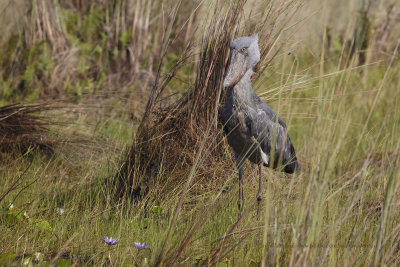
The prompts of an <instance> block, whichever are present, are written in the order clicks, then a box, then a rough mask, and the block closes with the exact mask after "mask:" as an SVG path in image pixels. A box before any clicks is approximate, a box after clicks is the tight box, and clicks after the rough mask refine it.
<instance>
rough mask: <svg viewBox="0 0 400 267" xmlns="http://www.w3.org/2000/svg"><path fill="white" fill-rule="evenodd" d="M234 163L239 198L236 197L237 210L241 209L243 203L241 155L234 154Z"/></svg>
mask: <svg viewBox="0 0 400 267" xmlns="http://www.w3.org/2000/svg"><path fill="white" fill-rule="evenodd" d="M235 159H236V165H237V168H238V170H239V199H238V207H239V211H240V212H241V211H242V210H243V205H244V196H243V162H242V160H241V157H240V156H239V155H238V154H235Z"/></svg>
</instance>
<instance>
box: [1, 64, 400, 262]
mask: <svg viewBox="0 0 400 267" xmlns="http://www.w3.org/2000/svg"><path fill="white" fill-rule="evenodd" d="M387 67H388V65H387V64H386V63H381V64H378V65H373V66H370V67H365V68H363V71H360V70H358V69H356V70H347V71H344V72H341V73H339V74H337V75H333V76H330V77H328V78H321V79H319V81H318V82H317V85H318V86H319V88H318V87H317V88H315V86H314V82H310V83H307V84H306V85H305V86H304V87H302V89H301V90H299V91H298V92H297V91H296V90H295V92H294V94H293V99H298V100H290V101H289V103H290V104H291V107H290V108H291V113H290V114H289V115H290V118H289V116H287V117H286V118H285V119H286V120H287V121H288V122H289V125H290V130H289V131H290V133H291V135H292V136H293V142H294V144H295V145H296V148H297V151H298V155H299V160H300V162H301V164H302V170H301V171H300V172H298V173H297V174H295V175H293V177H291V176H285V175H283V174H280V173H277V172H274V171H272V170H269V169H265V171H264V173H265V177H266V179H268V181H269V182H268V183H264V185H265V187H264V193H265V192H266V191H267V190H268V192H269V195H268V196H267V195H264V196H265V197H266V198H268V202H267V203H268V207H266V206H265V205H263V208H264V209H265V210H268V212H269V213H268V214H269V215H268V223H267V224H265V223H264V220H263V219H261V220H257V218H256V216H255V210H256V209H255V208H254V207H253V208H251V209H250V211H249V213H248V215H246V216H245V217H244V218H243V220H242V221H241V222H240V224H239V225H238V227H237V228H236V229H235V230H234V231H233V232H234V234H233V235H231V236H230V237H229V238H228V239H227V241H226V242H225V244H224V246H223V249H222V252H221V254H220V255H221V257H219V258H218V260H217V261H218V262H225V263H226V264H228V265H232V266H237V265H250V264H252V263H258V262H260V260H261V257H262V255H263V252H262V251H263V250H262V244H263V241H262V240H263V238H262V237H263V231H265V230H264V229H266V230H267V245H266V254H265V255H266V259H267V262H268V263H269V264H275V263H276V264H279V265H288V264H295V263H296V262H298V261H299V262H304V263H309V264H317V265H319V264H322V263H323V264H330V265H336V264H338V263H339V262H344V263H345V264H346V265H354V264H356V265H364V264H368V263H371V262H374V260H375V257H378V258H377V262H386V263H392V264H394V263H395V262H396V259H397V256H398V250H397V249H396V247H395V246H396V240H397V238H398V236H397V232H398V230H396V229H398V227H399V225H400V224H399V223H400V220H399V219H400V214H399V211H398V209H397V208H396V207H397V205H398V204H397V203H398V198H397V197H396V192H397V180H398V177H399V167H398V166H399V165H398V161H399V158H398V155H399V154H398V153H399V143H398V140H400V134H399V132H398V125H399V119H400V113H399V111H398V109H396V104H397V103H398V101H399V95H398V94H395V92H396V91H397V90H398V84H399V80H398V79H399V77H396V73H398V72H396V71H395V70H396V69H397V70H398V69H399V65H398V63H396V64H395V65H392V66H391V67H390V68H389V69H387ZM365 69H368V75H369V76H368V77H367V78H366V83H365V84H360V83H359V80H360V79H362V78H364V77H363V74H364V73H366V71H365ZM386 72H387V76H386V80H385V81H383V78H384V75H385V73H386ZM342 76H343V79H344V81H342V82H341V83H340V79H341V78H342ZM369 80H371V81H369ZM306 81H307V79H306ZM382 82H384V83H383V87H382V89H381V91H379V90H378V89H379V85H380V84H381V83H382ZM338 83H339V84H340V85H338ZM357 84H359V86H356V85H357ZM260 87H261V86H260ZM267 89H268V88H267ZM257 90H258V93H263V91H261V90H263V89H261V88H258V89H257ZM264 90H266V89H264ZM365 91H367V92H369V91H371V93H365ZM265 92H266V95H267V96H268V91H267V90H266V91H265ZM304 94H307V95H304ZM377 94H378V96H377ZM279 96H280V97H281V101H280V103H282V106H281V107H280V108H279V107H278V106H276V104H277V103H278V101H273V99H272V100H271V106H273V107H274V108H275V109H280V110H281V112H282V113H283V114H284V113H285V112H284V111H285V110H287V109H288V108H289V107H288V104H287V102H286V101H285V98H286V97H288V98H289V96H288V95H287V94H284V95H282V94H279V95H278V96H277V97H279ZM376 96H377V101H376V104H375V106H374V105H373V99H374V98H375V97H376ZM389 96H392V97H389ZM312 97H314V98H315V100H313V101H311V103H309V102H308V101H307V99H308V98H312ZM371 108H374V110H373V111H372V113H371V114H372V115H371V117H370V120H369V121H368V123H367V125H366V128H365V131H364V135H362V136H361V134H362V133H363V126H364V124H365V123H366V119H367V118H368V115H369V113H370V112H371ZM82 112H83V111H82ZM297 114H302V115H297ZM306 114H309V116H308V117H307V116H306ZM303 116H304V117H303ZM81 119H82V121H80V122H79V123H78V124H77V125H78V126H79V125H85V120H88V118H86V117H85V116H82V117H81ZM126 125H127V119H126V117H125V118H124V116H113V117H112V118H107V115H104V117H102V118H101V121H100V122H99V124H98V125H97V127H96V133H95V134H94V137H93V138H97V139H98V140H99V141H98V142H99V143H96V146H98V145H100V146H101V144H102V142H103V143H104V146H103V148H102V149H101V150H98V149H96V146H95V145H89V147H87V148H86V149H85V150H86V151H87V152H86V154H84V155H80V154H74V152H73V151H71V152H70V154H67V155H63V156H60V155H58V154H56V155H55V156H54V157H52V158H49V157H48V156H43V155H41V154H40V153H36V152H32V154H31V155H29V157H22V158H19V159H10V160H6V161H5V162H4V163H3V164H2V171H1V180H2V181H3V186H2V188H3V190H2V191H4V190H5V189H7V188H9V186H11V184H12V183H13V182H14V181H15V180H16V179H17V178H18V177H19V176H20V175H23V176H22V181H23V183H22V184H21V185H20V186H19V187H18V189H17V190H14V191H12V192H11V193H10V194H9V195H7V197H6V198H5V199H4V200H3V202H2V203H1V204H2V207H3V211H2V216H1V226H0V227H1V232H2V235H1V244H2V246H1V249H2V255H5V253H12V255H15V256H18V258H14V261H19V260H22V259H21V257H25V258H28V257H32V256H31V255H32V254H34V253H36V252H40V253H42V254H43V255H44V260H45V261H46V262H51V261H59V260H60V259H66V260H69V261H70V262H71V263H77V264H78V265H81V264H93V265H99V264H104V263H106V262H108V258H107V249H108V248H107V246H106V245H105V244H104V243H103V241H102V237H103V236H115V237H117V238H118V240H119V241H120V242H119V244H118V245H116V246H115V247H113V248H112V250H111V257H112V261H113V264H114V265H117V266H118V265H123V264H128V265H129V264H130V265H138V266H141V265H142V264H143V262H148V263H149V264H151V263H154V261H155V259H156V256H157V255H158V253H159V251H160V249H161V246H162V244H163V242H164V239H165V236H166V231H167V229H168V227H169V224H170V220H171V217H172V215H173V213H174V209H175V207H176V205H177V202H178V199H179V197H180V193H179V192H178V193H175V194H173V195H171V196H169V197H167V198H166V199H165V200H162V201H156V202H154V201H150V202H148V203H145V202H139V203H134V204H129V203H125V204H124V205H118V204H116V203H115V202H114V201H112V195H110V188H111V184H112V182H111V180H112V179H113V178H112V177H113V174H114V171H115V169H116V168H117V166H118V162H119V159H120V158H122V155H123V144H129V143H130V141H131V134H130V131H131V130H129V131H127V128H126ZM69 127H73V126H69ZM94 127H95V125H90V124H89V125H88V126H87V125H86V126H85V127H84V130H85V131H87V132H92V131H94V129H93V128H94ZM101 136H107V138H108V139H107V141H104V139H102V138H100V137H101ZM113 143H114V144H115V146H114V145H113ZM357 145H358V147H357ZM91 146H93V147H91ZM94 152H96V155H93V153H94ZM203 153H206V151H203ZM368 157H369V158H368ZM31 162H32V165H31V166H30V167H29V168H28V170H27V171H26V173H24V174H22V173H23V170H24V169H25V168H27V166H29V165H30V164H31ZM200 164H201V163H200ZM246 170H247V171H246V179H245V196H246V207H248V206H249V205H250V203H251V202H252V200H253V199H254V197H255V193H256V190H257V188H256V172H255V168H254V166H252V165H251V164H247V165H246ZM227 177H230V178H229V179H228V180H227V181H226V185H227V190H226V191H224V192H221V189H219V188H210V187H205V188H206V191H205V192H204V194H202V195H191V194H190V192H189V194H188V195H187V196H186V197H185V200H184V203H183V206H182V210H181V212H180V214H179V216H178V217H177V220H176V222H175V223H174V224H173V226H172V231H171V234H170V236H169V238H168V241H167V243H166V244H167V245H166V254H165V258H166V259H172V258H173V257H174V256H175V255H176V253H177V251H178V249H179V246H180V245H181V244H182V243H183V242H184V240H185V237H186V235H187V234H188V232H189V231H190V230H191V229H192V227H193V226H194V225H195V224H196V223H197V222H198V221H199V220H201V222H202V223H201V224H200V227H199V228H198V230H197V231H196V232H195V234H194V236H193V237H192V239H191V240H190V242H189V244H188V246H187V247H186V248H185V250H184V251H183V253H182V255H181V256H180V257H179V260H178V262H180V264H182V265H193V264H196V262H197V263H198V264H201V263H202V262H203V264H204V262H206V261H207V259H210V256H211V255H212V254H213V252H214V251H215V250H216V249H217V248H218V246H219V244H220V243H221V242H222V239H223V238H224V236H225V234H226V233H227V232H228V231H229V230H230V228H231V227H232V226H233V225H234V223H235V222H236V220H237V219H238V216H239V213H238V210H237V206H236V201H237V183H236V171H235V169H234V168H232V171H231V173H230V174H229V175H227ZM182 179H183V181H184V180H185V177H182ZM217 179H218V178H217ZM28 184H29V186H28V187H27V188H25V189H24V190H23V191H22V192H21V193H20V194H19V195H17V194H18V192H19V191H20V190H22V189H23V188H24V186H25V185H28ZM267 187H268V188H267ZM11 203H12V204H13V209H9V208H8V205H9V204H11ZM154 206H161V207H162V211H161V212H158V211H157V212H154V211H153V207H154ZM57 207H62V208H64V209H65V213H64V214H63V215H61V216H60V215H57V214H56V208H57ZM25 213H26V215H23V214H25ZM262 218H263V216H262ZM264 227H265V228H264ZM134 241H140V242H146V244H149V245H150V247H151V250H138V249H136V248H134V247H133V246H132V243H133V242H134ZM378 246H379V247H380V251H379V252H378V253H377V255H378V256H376V255H375V254H376V248H377V247H378ZM57 256H58V257H57ZM11 258H12V257H10V259H11ZM17 259H18V260H17ZM2 264H4V263H2Z"/></svg>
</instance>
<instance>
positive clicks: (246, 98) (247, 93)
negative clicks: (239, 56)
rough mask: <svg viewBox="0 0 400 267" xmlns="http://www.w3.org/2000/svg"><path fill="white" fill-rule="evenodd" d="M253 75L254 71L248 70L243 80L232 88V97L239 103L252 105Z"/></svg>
mask: <svg viewBox="0 0 400 267" xmlns="http://www.w3.org/2000/svg"><path fill="white" fill-rule="evenodd" d="M253 73H254V72H253V70H252V69H249V70H247V72H246V73H245V74H244V75H243V77H242V79H240V81H239V82H238V83H237V84H236V85H235V86H234V87H233V88H232V97H233V98H234V99H235V100H236V101H237V102H243V103H244V104H250V103H251V101H252V95H253V94H254V91H253V87H252V86H251V75H253Z"/></svg>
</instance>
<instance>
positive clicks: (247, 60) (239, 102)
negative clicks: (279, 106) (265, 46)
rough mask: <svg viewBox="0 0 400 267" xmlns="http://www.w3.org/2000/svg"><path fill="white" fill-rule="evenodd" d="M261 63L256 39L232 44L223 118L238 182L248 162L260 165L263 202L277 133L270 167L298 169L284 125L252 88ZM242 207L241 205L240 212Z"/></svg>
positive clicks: (244, 38)
mask: <svg viewBox="0 0 400 267" xmlns="http://www.w3.org/2000/svg"><path fill="white" fill-rule="evenodd" d="M259 60H260V52H259V49H258V36H257V35H253V36H249V37H247V36H246V37H241V38H238V39H235V40H234V41H232V42H231V44H230V55H229V60H228V64H227V68H226V75H225V78H224V88H225V89H226V90H227V93H226V103H225V106H224V108H223V109H222V112H221V114H220V118H221V121H222V123H223V125H224V131H225V133H226V135H227V139H228V143H229V145H230V146H231V147H232V148H233V150H234V152H235V156H236V160H237V165H238V168H239V182H240V183H242V181H241V176H242V166H243V162H244V160H245V159H249V160H250V161H251V162H253V163H256V164H259V166H260V188H259V194H258V198H259V199H261V166H262V165H264V166H268V167H270V163H271V157H272V155H271V152H272V145H273V143H274V138H273V136H274V133H276V135H275V153H274V155H273V157H274V160H273V162H274V166H271V167H273V168H277V167H279V166H283V168H282V170H283V171H285V172H287V173H293V172H294V171H295V170H296V169H297V166H298V165H297V158H296V154H295V150H294V147H293V144H292V141H291V140H290V137H289V134H288V131H287V128H286V125H285V123H284V122H283V120H282V119H281V118H280V117H279V116H278V117H277V114H276V112H275V111H274V110H272V109H271V108H270V107H268V106H267V105H266V104H265V103H264V102H263V101H262V100H261V99H260V98H259V97H258V96H257V94H256V93H255V92H254V90H253V88H252V86H251V80H250V78H251V75H252V74H253V67H254V66H255V65H256V64H257V63H258V61H259ZM240 190H242V189H240ZM242 197H243V194H242V193H240V192H239V198H242ZM239 201H241V200H240V199H239ZM241 204H242V203H239V208H241Z"/></svg>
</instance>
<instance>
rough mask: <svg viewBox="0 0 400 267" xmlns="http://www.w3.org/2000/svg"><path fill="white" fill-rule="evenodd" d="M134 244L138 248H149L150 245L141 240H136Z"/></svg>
mask: <svg viewBox="0 0 400 267" xmlns="http://www.w3.org/2000/svg"><path fill="white" fill-rule="evenodd" d="M133 246H134V247H135V248H138V249H145V248H149V247H148V246H146V244H145V243H143V244H141V243H140V242H134V243H133Z"/></svg>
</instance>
